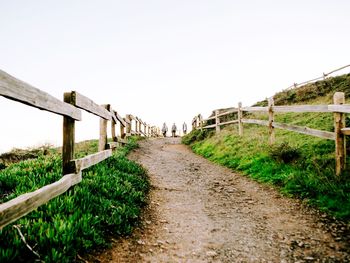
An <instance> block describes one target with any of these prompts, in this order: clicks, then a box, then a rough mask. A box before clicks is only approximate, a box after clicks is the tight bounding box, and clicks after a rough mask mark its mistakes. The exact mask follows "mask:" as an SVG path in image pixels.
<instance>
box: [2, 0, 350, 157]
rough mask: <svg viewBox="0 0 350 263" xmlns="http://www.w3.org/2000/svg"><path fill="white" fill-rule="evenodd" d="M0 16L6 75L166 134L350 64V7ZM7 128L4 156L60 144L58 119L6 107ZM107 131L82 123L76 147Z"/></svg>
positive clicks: (153, 0) (43, 9) (9, 9)
mask: <svg viewBox="0 0 350 263" xmlns="http://www.w3.org/2000/svg"><path fill="white" fill-rule="evenodd" d="M0 10H1V16H0V25H1V26H0V39H1V41H0V69H1V70H3V71H5V72H7V73H9V74H10V75H12V76H14V77H16V78H18V79H20V80H23V81H25V82H27V83H29V84H31V85H32V86H34V87H36V88H38V89H41V90H43V91H45V92H47V93H49V94H51V95H53V96H54V97H56V98H58V99H62V97H63V93H64V92H67V91H71V90H76V91H78V92H79V93H81V94H83V95H85V96H87V97H89V98H90V99H92V100H94V101H95V102H96V103H98V104H106V103H109V104H111V105H112V107H113V108H114V109H115V110H117V111H118V112H119V113H120V114H121V115H123V116H124V115H125V114H129V113H130V114H133V115H134V116H138V117H140V118H141V119H142V120H143V121H145V122H147V123H149V124H152V125H157V126H161V125H162V123H163V122H166V123H167V124H168V126H171V124H172V123H174V122H175V123H176V124H177V126H178V127H180V126H181V124H182V123H183V122H184V121H185V122H187V124H188V126H190V123H191V120H192V118H193V116H195V115H196V114H198V113H201V114H202V115H203V116H204V117H207V116H208V115H209V114H210V113H211V111H212V110H214V109H217V108H223V107H233V106H237V104H238V102H242V104H243V105H244V106H250V105H252V104H254V103H255V102H256V101H259V100H262V99H265V98H266V97H270V96H272V95H273V94H274V93H276V92H278V91H281V90H283V89H285V88H287V87H289V86H290V85H291V84H293V83H295V82H296V83H298V82H299V83H300V82H302V81H305V80H308V79H312V78H314V77H319V76H321V75H322V73H323V72H329V71H331V70H333V69H335V68H338V67H341V66H344V65H347V64H349V62H350V60H349V46H350V45H349V44H350V34H349V28H350V18H349V15H348V14H349V10H350V1H348V0H334V1H329V0H327V1H325V0H308V1H305V0H291V1H290V0H264V1H258V0H245V1H243V0H241V1H238V0H215V1H214V0H211V1H208V0H186V1H184V0H177V1H170V0H149V1H146V0H130V1H119V0H114V1H107V0H98V1H97V0H90V1H89V0H84V1H83V0H74V1H68V0H60V1H51V0H45V1H42V0H33V1H25V0H21V1H20V0H12V1H5V0H0ZM347 72H348V71H347ZM347 72H344V73H347ZM0 118H1V136H0V152H4V151H7V150H9V149H11V148H12V147H32V146H38V145H41V144H44V143H50V144H53V145H57V146H59V145H61V143H62V117H61V116H58V115H55V114H51V113H46V112H43V111H40V110H38V109H34V108H31V107H28V106H26V105H22V104H20V103H17V102H13V101H10V100H8V99H5V98H3V97H0ZM98 132H99V119H98V118H97V117H95V116H91V115H90V114H83V121H81V122H78V123H77V130H76V140H77V141H81V140H85V139H92V138H98Z"/></svg>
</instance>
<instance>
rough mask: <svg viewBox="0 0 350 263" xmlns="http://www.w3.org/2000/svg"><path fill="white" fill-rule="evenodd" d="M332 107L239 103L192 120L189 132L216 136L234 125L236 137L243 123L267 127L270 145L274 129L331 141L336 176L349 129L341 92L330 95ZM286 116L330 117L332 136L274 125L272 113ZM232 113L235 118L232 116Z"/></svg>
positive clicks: (341, 166) (347, 109)
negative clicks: (254, 116) (258, 116)
mask: <svg viewBox="0 0 350 263" xmlns="http://www.w3.org/2000/svg"><path fill="white" fill-rule="evenodd" d="M333 103H334V104H331V105H292V106H275V105H274V101H273V99H272V98H270V99H269V100H268V106H266V107H242V103H238V107H237V108H229V109H222V110H214V111H213V114H212V116H209V117H208V118H206V119H203V118H202V117H201V115H200V114H199V115H197V116H195V117H194V118H193V120H192V127H193V129H199V128H200V129H215V131H216V132H220V130H221V126H224V125H229V124H238V131H239V135H240V136H243V124H244V123H245V124H257V125H262V126H266V127H268V130H269V141H270V144H273V143H274V141H275V132H274V128H278V129H283V130H288V131H292V132H297V133H301V134H306V135H311V136H315V137H319V138H323V139H328V140H334V141H335V159H336V174H337V175H340V174H341V172H342V171H343V170H344V169H345V156H346V151H345V135H350V128H347V127H345V115H344V114H345V113H350V105H349V104H345V94H344V93H343V92H336V93H335V94H334V96H333ZM243 112H262V113H265V114H268V120H258V119H246V118H243ZM288 112H294V113H300V112H316V113H332V114H333V116H334V132H329V131H322V130H317V129H311V128H309V127H302V126H297V125H292V124H287V123H277V122H275V121H274V114H275V113H288ZM233 113H236V114H235V115H232V114H233ZM248 116H249V115H248ZM222 118H225V120H223V121H222V120H221V119H222ZM234 118H236V119H234Z"/></svg>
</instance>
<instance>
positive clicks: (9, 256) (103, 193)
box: [0, 140, 149, 262]
mask: <svg viewBox="0 0 350 263" xmlns="http://www.w3.org/2000/svg"><path fill="white" fill-rule="evenodd" d="M95 144H96V143H95V142H91V146H92V147H91V150H92V151H94V150H95V148H94V145H95ZM134 147H137V143H136V142H135V140H132V141H131V142H130V144H128V145H127V146H126V147H124V148H121V149H119V150H118V151H116V152H115V153H114V154H113V156H112V157H110V158H108V159H106V160H105V161H103V162H101V163H99V164H97V165H95V166H93V167H90V168H89V169H86V170H84V171H83V180H82V182H81V183H80V184H78V185H76V186H74V187H73V188H71V189H70V190H68V191H67V192H66V193H64V194H63V195H60V196H59V197H57V198H54V199H53V200H51V201H50V202H48V203H47V204H45V205H43V206H40V207H39V208H38V209H37V210H35V211H33V212H31V213H29V214H28V215H27V216H25V217H23V218H21V219H19V220H17V221H16V222H14V223H13V224H11V225H8V226H6V227H5V228H4V229H2V230H0V262H34V261H35V260H37V259H38V258H37V257H36V256H35V255H34V254H33V253H32V252H31V251H30V250H29V249H28V248H27V247H26V246H25V244H24V242H23V241H22V240H21V238H20V235H19V233H18V231H17V229H16V228H15V227H14V226H13V225H17V226H18V227H19V228H20V230H21V232H22V233H23V235H24V237H25V239H26V242H27V243H28V244H29V245H30V246H31V247H33V248H34V250H35V251H36V252H38V254H39V255H40V259H41V260H43V261H45V262H72V261H75V260H76V257H77V255H78V254H80V255H83V254H84V253H89V252H91V251H92V250H95V249H97V248H102V247H107V246H108V245H109V243H110V242H109V239H110V237H111V236H114V237H115V236H120V235H126V234H129V233H130V232H131V231H132V228H133V226H134V225H135V224H136V223H137V221H138V218H139V215H140V211H141V208H142V206H144V205H145V204H146V195H147V192H148V189H149V183H148V180H147V177H146V172H145V170H144V169H143V168H142V167H140V166H139V165H137V164H136V163H134V162H131V161H129V160H128V159H127V158H126V154H127V153H128V152H129V151H130V150H131V149H132V148H134ZM87 148H89V147H87ZM85 149H86V147H85ZM84 153H85V154H88V153H89V152H88V151H85V152H84ZM59 178H61V158H60V156H59V155H58V154H52V155H49V156H40V157H39V158H38V159H35V160H27V161H23V162H20V163H17V164H13V165H10V166H9V167H7V168H6V169H4V170H1V171H0V201H1V202H5V201H7V200H10V199H12V198H14V197H16V196H18V195H20V194H23V193H26V192H29V191H33V190H36V189H38V188H40V187H42V186H44V185H47V184H50V183H53V182H55V181H57V180H58V179H59Z"/></svg>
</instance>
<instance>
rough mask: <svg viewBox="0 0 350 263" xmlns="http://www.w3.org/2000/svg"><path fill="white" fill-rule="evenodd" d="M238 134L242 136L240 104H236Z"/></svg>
mask: <svg viewBox="0 0 350 263" xmlns="http://www.w3.org/2000/svg"><path fill="white" fill-rule="evenodd" d="M237 115H238V134H239V136H243V123H242V102H238V111H237Z"/></svg>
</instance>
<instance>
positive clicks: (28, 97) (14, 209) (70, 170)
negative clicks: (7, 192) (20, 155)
mask: <svg viewBox="0 0 350 263" xmlns="http://www.w3.org/2000/svg"><path fill="white" fill-rule="evenodd" d="M0 95H1V96H4V97H6V98H8V99H10V100H14V101H18V102H21V103H24V104H27V105H29V106H32V107H35V108H38V109H41V110H45V111H49V112H52V113H55V114H58V115H61V116H63V146H62V171H63V176H62V178H61V179H60V180H58V181H57V182H55V183H52V184H49V185H46V186H44V187H42V188H40V189H38V190H36V191H34V192H30V193H26V194H23V195H20V196H18V197H16V198H14V199H12V200H10V201H8V202H6V203H2V204H0V229H2V228H3V227H4V226H6V225H8V224H10V223H11V222H14V221H15V220H17V219H19V218H21V217H23V216H24V215H26V214H28V213H29V212H31V211H32V210H34V209H36V208H37V207H39V206H40V205H42V204H45V203H47V202H48V201H49V200H51V199H52V198H54V197H56V196H59V195H61V194H62V193H64V192H66V191H67V190H68V189H69V188H70V187H71V186H73V185H75V184H78V183H79V182H81V180H82V175H81V172H82V171H83V170H84V169H86V168H88V167H90V166H92V165H95V164H97V163H99V162H101V161H103V160H105V159H106V158H108V157H110V156H111V155H112V150H113V149H114V148H116V147H117V146H118V145H119V144H125V143H127V137H129V136H131V135H139V136H147V137H154V136H159V134H160V133H159V128H157V127H155V126H151V125H149V124H147V123H145V122H143V121H142V120H141V119H140V118H138V117H134V116H133V115H131V114H127V115H126V116H125V118H123V117H121V116H120V114H119V113H118V112H117V111H115V110H113V109H112V107H111V105H110V104H106V105H98V104H96V103H95V102H93V101H92V100H91V99H89V98H87V97H85V96H83V95H81V94H80V93H78V92H76V91H71V92H67V93H64V99H63V101H60V100H59V99H57V98H55V97H53V96H51V95H49V94H48V93H46V92H44V91H41V90H39V89H37V88H34V87H32V86H31V85H29V84H27V83H25V82H23V81H21V80H18V79H16V78H14V77H12V76H11V75H9V74H7V73H6V72H4V71H1V70H0ZM81 110H85V111H87V112H89V113H92V114H94V115H96V116H98V117H99V118H100V138H99V146H98V152H97V153H95V154H91V155H88V156H86V157H84V158H81V159H74V144H75V122H76V121H81V120H82V117H81ZM108 121H110V122H111V125H110V126H111V137H112V142H109V143H108V140H107V127H108ZM118 123H119V124H120V136H119V137H118V136H116V125H117V124H118ZM133 127H134V129H133Z"/></svg>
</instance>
